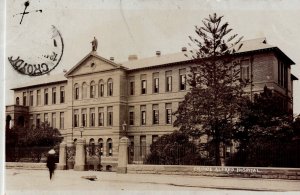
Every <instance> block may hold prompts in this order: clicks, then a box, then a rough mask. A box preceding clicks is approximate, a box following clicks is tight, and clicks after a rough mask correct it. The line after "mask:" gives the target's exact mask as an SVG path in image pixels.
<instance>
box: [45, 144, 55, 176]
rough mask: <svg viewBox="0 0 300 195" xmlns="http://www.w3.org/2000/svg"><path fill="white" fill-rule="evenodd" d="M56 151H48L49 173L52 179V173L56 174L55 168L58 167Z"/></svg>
mask: <svg viewBox="0 0 300 195" xmlns="http://www.w3.org/2000/svg"><path fill="white" fill-rule="evenodd" d="M54 155H55V151H54V150H53V149H51V150H50V151H49V152H48V158H47V167H48V169H49V174H50V180H51V179H52V175H54V170H55V169H56V164H55V156H54Z"/></svg>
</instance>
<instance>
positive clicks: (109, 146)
mask: <svg viewBox="0 0 300 195" xmlns="http://www.w3.org/2000/svg"><path fill="white" fill-rule="evenodd" d="M112 155H113V143H112V139H111V138H108V139H107V142H106V156H112Z"/></svg>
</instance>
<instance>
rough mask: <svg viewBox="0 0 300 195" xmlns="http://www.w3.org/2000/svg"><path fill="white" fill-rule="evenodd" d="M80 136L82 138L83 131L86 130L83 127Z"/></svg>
mask: <svg viewBox="0 0 300 195" xmlns="http://www.w3.org/2000/svg"><path fill="white" fill-rule="evenodd" d="M79 131H80V138H82V133H83V131H84V129H83V127H80V130H79Z"/></svg>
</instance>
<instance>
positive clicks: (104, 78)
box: [6, 38, 297, 167]
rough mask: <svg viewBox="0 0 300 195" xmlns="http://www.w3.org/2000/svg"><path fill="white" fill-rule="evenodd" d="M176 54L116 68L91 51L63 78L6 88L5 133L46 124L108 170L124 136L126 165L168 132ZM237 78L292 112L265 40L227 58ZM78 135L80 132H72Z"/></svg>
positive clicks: (288, 89) (287, 63)
mask: <svg viewBox="0 0 300 195" xmlns="http://www.w3.org/2000/svg"><path fill="white" fill-rule="evenodd" d="M187 52H188V51H187V50H186V48H182V51H181V52H179V53H175V54H168V55H161V53H160V52H159V51H157V52H156V55H155V56H154V57H151V58H145V59H138V58H137V56H135V55H131V56H129V58H128V61H126V62H123V63H116V62H115V61H114V59H113V58H110V59H109V60H108V59H105V58H103V57H101V56H100V55H97V53H96V51H95V50H94V49H93V51H92V52H90V53H89V54H88V55H86V56H85V57H84V58H83V59H82V60H81V61H80V62H78V63H77V64H76V65H75V66H74V67H73V68H72V69H71V70H69V71H68V72H66V73H65V74H64V75H56V76H51V77H50V78H48V80H44V81H41V80H39V81H37V82H36V81H33V82H31V83H30V84H28V85H26V84H25V85H22V86H20V87H17V88H14V89H12V90H14V97H15V104H14V105H9V106H7V107H6V124H7V125H6V128H8V129H9V128H10V127H11V126H12V125H13V124H18V125H25V124H29V125H38V124H40V123H41V122H45V121H47V122H49V123H50V125H51V126H52V127H55V128H58V129H59V130H60V132H61V134H62V135H63V137H64V140H66V141H67V142H68V143H71V142H76V140H77V139H78V138H79V137H81V131H82V130H83V131H82V137H84V138H85V139H86V140H87V142H88V143H94V144H96V145H99V146H100V148H101V151H102V157H101V162H102V163H103V164H106V165H110V166H113V167H114V166H116V163H117V157H118V145H119V139H120V137H121V136H122V135H124V130H125V131H126V133H127V136H128V137H129V139H130V144H131V145H132V146H134V151H131V152H130V155H131V157H130V158H131V160H132V161H133V162H136V163H138V162H139V161H140V160H141V159H143V158H144V157H145V156H146V154H147V153H149V149H148V148H149V147H146V146H149V145H150V144H151V143H152V142H154V141H155V140H156V139H158V137H159V136H161V135H163V134H167V133H171V132H172V131H173V130H174V127H173V122H174V120H175V116H173V115H172V113H173V112H174V111H176V110H177V108H178V105H179V103H180V102H181V101H182V100H183V98H184V96H185V94H186V93H187V91H188V90H189V86H188V85H187V83H186V79H187V74H188V72H189V69H190V66H192V65H193V61H192V60H190V59H189V58H187V57H186V56H185V55H184V54H185V53H187ZM235 57H236V58H235V62H236V63H239V64H240V66H241V78H242V79H245V80H248V81H249V82H252V84H253V85H251V86H248V87H247V88H246V89H245V90H246V91H247V92H249V94H250V95H251V96H252V95H253V94H254V93H258V92H260V91H262V90H263V87H264V86H267V87H268V88H270V89H272V90H273V91H274V92H275V93H276V94H277V95H278V96H279V97H281V98H282V104H283V106H284V107H286V108H287V109H289V110H292V106H293V102H292V101H293V80H297V78H296V77H295V76H294V75H292V74H291V65H293V64H294V62H293V61H292V60H291V59H290V58H289V57H288V56H286V55H285V54H284V53H283V52H282V51H281V50H280V49H279V48H278V47H276V46H272V45H269V44H267V42H266V39H265V38H261V39H254V40H249V41H244V42H243V46H242V48H241V49H240V50H239V52H238V53H236V54H235ZM80 130H81V131H80Z"/></svg>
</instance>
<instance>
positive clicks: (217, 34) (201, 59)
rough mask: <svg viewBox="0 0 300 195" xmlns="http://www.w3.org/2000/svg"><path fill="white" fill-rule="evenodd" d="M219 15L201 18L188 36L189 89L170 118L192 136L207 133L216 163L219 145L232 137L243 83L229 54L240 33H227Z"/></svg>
mask: <svg viewBox="0 0 300 195" xmlns="http://www.w3.org/2000/svg"><path fill="white" fill-rule="evenodd" d="M222 18H223V16H217V15H216V14H213V15H209V18H206V19H204V20H203V21H202V23H203V26H201V27H198V26H196V30H195V32H196V34H197V35H198V37H197V38H192V37H191V36H190V37H189V38H190V40H191V41H192V44H193V45H194V46H195V47H196V48H195V49H192V50H190V55H187V57H190V58H191V59H192V60H193V62H194V63H195V65H194V66H192V67H191V70H190V74H189V75H188V76H189V77H188V79H187V80H188V84H189V85H190V91H189V92H188V93H187V94H186V96H185V98H184V100H183V101H182V102H181V103H180V105H179V108H178V110H177V111H176V112H175V115H177V119H176V121H175V122H174V126H175V127H179V130H180V131H182V132H184V133H186V134H188V135H190V136H192V137H200V136H203V135H207V136H208V144H209V145H212V146H213V151H214V154H213V155H214V158H215V164H216V165H221V159H220V147H221V146H222V144H223V143H224V144H225V143H227V142H229V141H230V140H231V138H232V129H233V126H234V121H235V120H234V119H235V118H236V117H237V116H238V115H237V114H238V112H239V109H240V102H241V100H242V99H243V97H242V95H243V88H244V87H245V84H246V83H244V82H242V81H241V80H240V76H239V73H240V71H239V70H240V65H239V64H237V63H234V61H233V54H234V53H235V52H236V50H239V49H240V48H241V46H242V44H241V43H240V41H241V39H242V37H240V38H238V35H237V34H233V35H230V32H231V31H232V29H230V28H229V27H228V23H227V22H226V23H223V22H222Z"/></svg>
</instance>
